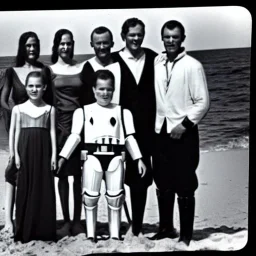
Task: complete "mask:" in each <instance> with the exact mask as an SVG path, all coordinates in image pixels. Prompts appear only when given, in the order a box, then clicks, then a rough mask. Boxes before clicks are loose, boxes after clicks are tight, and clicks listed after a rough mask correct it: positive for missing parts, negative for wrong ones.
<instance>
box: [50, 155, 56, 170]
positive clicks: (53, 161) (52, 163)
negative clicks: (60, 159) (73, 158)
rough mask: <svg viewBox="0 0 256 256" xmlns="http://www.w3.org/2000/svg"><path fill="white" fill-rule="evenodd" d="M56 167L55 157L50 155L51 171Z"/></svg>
mask: <svg viewBox="0 0 256 256" xmlns="http://www.w3.org/2000/svg"><path fill="white" fill-rule="evenodd" d="M56 169H57V161H56V157H55V156H52V159H51V171H54V170H56Z"/></svg>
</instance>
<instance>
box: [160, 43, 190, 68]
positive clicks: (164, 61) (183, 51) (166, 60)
mask: <svg viewBox="0 0 256 256" xmlns="http://www.w3.org/2000/svg"><path fill="white" fill-rule="evenodd" d="M181 50H182V51H181V52H180V53H179V54H178V56H177V57H176V58H175V59H174V60H173V62H177V61H178V60H180V59H181V58H183V57H184V56H185V55H186V54H187V53H186V50H185V48H184V47H182V48H181ZM163 54H164V55H163V58H162V59H161V60H160V61H161V62H163V65H167V63H168V62H169V59H168V57H167V53H166V51H165V52H163Z"/></svg>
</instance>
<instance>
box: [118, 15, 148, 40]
mask: <svg viewBox="0 0 256 256" xmlns="http://www.w3.org/2000/svg"><path fill="white" fill-rule="evenodd" d="M137 25H141V26H142V28H143V31H144V33H145V24H144V22H143V21H142V20H140V19H138V18H130V19H127V20H126V21H125V22H124V23H123V26H122V31H121V36H122V38H123V37H124V36H126V34H127V33H128V32H129V28H130V27H132V28H133V27H136V26H137Z"/></svg>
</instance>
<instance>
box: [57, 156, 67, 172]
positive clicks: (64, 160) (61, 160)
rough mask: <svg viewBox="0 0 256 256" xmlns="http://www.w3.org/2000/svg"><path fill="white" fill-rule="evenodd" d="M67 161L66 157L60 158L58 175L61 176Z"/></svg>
mask: <svg viewBox="0 0 256 256" xmlns="http://www.w3.org/2000/svg"><path fill="white" fill-rule="evenodd" d="M66 161H67V160H66V159H65V158H64V157H60V159H59V161H58V170H57V174H59V173H60V172H61V170H62V168H63V166H64V164H65V163H66Z"/></svg>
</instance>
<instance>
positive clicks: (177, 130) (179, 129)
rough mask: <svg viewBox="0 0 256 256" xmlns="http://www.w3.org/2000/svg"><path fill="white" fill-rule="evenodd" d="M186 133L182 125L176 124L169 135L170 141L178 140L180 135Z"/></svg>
mask: <svg viewBox="0 0 256 256" xmlns="http://www.w3.org/2000/svg"><path fill="white" fill-rule="evenodd" d="M185 131H186V128H185V127H184V126H183V125H182V124H178V125H177V126H175V127H174V128H173V129H172V131H171V134H170V137H171V138H172V139H177V140H178V139H180V138H181V136H182V134H183V133H184V132H185Z"/></svg>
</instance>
